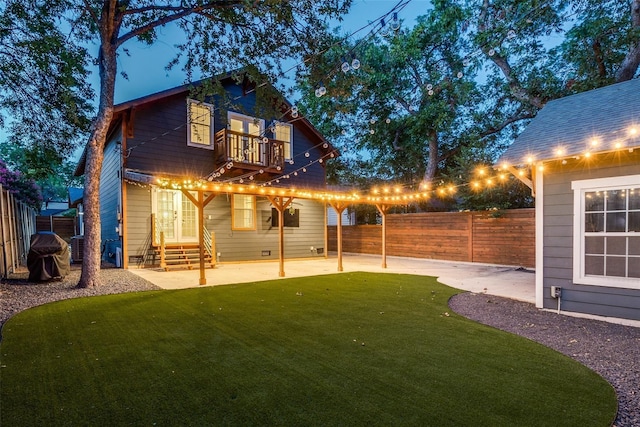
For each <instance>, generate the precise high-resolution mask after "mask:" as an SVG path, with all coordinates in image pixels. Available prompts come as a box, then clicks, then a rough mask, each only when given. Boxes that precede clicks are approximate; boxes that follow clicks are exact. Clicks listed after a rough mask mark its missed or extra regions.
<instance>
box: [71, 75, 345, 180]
mask: <svg viewBox="0 0 640 427" xmlns="http://www.w3.org/2000/svg"><path fill="white" fill-rule="evenodd" d="M238 72H242V70H236V71H233V72H228V73H225V74H221V75H218V76H215V77H212V78H210V79H202V80H198V81H195V82H191V83H186V84H184V85H182V86H177V87H174V88H170V89H166V90H163V91H160V92H156V93H152V94H149V95H145V96H142V97H140V98H135V99H132V100H129V101H125V102H122V103H120V104H116V105H114V107H113V119H112V120H111V124H110V125H109V126H110V129H109V132H111V130H112V126H113V125H114V124H115V123H117V122H118V121H119V120H120V118H121V116H122V115H123V114H126V112H127V110H129V109H132V108H136V107H140V106H142V105H146V104H150V103H152V102H156V101H160V100H162V99H165V98H168V97H170V96H174V95H179V94H182V93H185V94H187V93H189V92H190V91H191V90H192V89H193V88H195V87H198V86H200V85H202V84H203V83H204V82H205V81H207V80H220V81H221V82H222V81H233V77H232V76H233V74H234V73H238ZM268 84H269V83H268ZM269 86H270V87H271V88H273V86H272V85H271V84H269ZM273 89H274V90H276V91H277V89H275V88H273ZM277 92H278V93H280V92H279V91H277ZM280 95H282V94H280ZM282 100H283V102H284V104H285V105H286V107H287V111H290V110H291V106H292V104H291V103H290V102H289V101H288V100H287V99H286V98H285V97H284V96H282ZM292 122H295V123H298V124H299V126H302V127H303V128H305V129H306V130H308V131H309V132H310V133H311V134H312V135H314V136H315V137H317V138H318V139H319V140H320V141H321V143H322V145H319V146H320V147H324V144H325V143H326V144H327V147H326V148H319V149H320V150H322V151H324V152H326V153H329V152H332V151H333V152H336V153H337V152H338V150H337V149H336V148H335V147H334V146H333V145H332V144H331V143H330V142H329V141H327V140H326V139H325V137H324V136H323V135H322V134H321V133H320V132H319V131H318V130H317V129H316V128H315V126H313V124H311V122H310V121H309V120H308V119H307V118H305V117H304V116H302V115H300V116H299V117H297V118H295V119H293V120H292ZM109 132H108V133H109ZM86 160H87V147H86V146H85V148H84V149H83V150H82V154H81V156H80V159H79V160H78V164H77V166H76V169H75V171H74V175H75V176H81V175H83V174H84V168H85V164H86Z"/></svg>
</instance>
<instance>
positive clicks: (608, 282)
mask: <svg viewBox="0 0 640 427" xmlns="http://www.w3.org/2000/svg"><path fill="white" fill-rule="evenodd" d="M638 186H640V175H627V176H616V177H611V178H599V179H585V180H580V181H571V189H572V190H573V283H576V284H581V285H594V286H607V287H612V288H630V289H637V288H639V287H640V279H637V278H627V277H601V276H586V275H585V273H584V193H585V192H587V191H606V190H613V189H616V190H623V189H628V188H637V187H638Z"/></svg>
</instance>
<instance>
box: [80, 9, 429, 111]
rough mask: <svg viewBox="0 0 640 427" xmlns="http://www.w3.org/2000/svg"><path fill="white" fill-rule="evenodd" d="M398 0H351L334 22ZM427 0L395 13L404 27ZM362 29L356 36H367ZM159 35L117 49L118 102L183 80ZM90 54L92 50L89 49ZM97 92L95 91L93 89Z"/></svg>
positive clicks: (165, 36) (366, 15) (356, 25)
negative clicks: (170, 66) (148, 42)
mask: <svg viewBox="0 0 640 427" xmlns="http://www.w3.org/2000/svg"><path fill="white" fill-rule="evenodd" d="M398 2H399V0H354V4H353V6H352V7H351V10H350V12H349V14H348V15H347V16H345V17H344V21H343V22H342V23H338V22H335V23H334V24H335V25H336V26H337V25H340V26H341V27H342V28H343V29H344V30H345V31H349V32H353V31H356V30H358V29H360V28H361V27H362V26H364V25H366V24H367V23H369V22H378V20H379V17H380V16H383V15H385V14H386V13H388V12H389V11H390V10H391V9H392V8H393V7H394V6H395V5H396V4H398ZM430 6H431V2H430V0H410V2H409V3H408V4H407V6H406V7H404V8H403V9H402V11H401V12H400V13H399V14H398V18H399V19H401V20H402V21H404V25H405V26H409V27H411V26H413V25H414V24H415V21H416V18H417V17H418V16H420V15H424V14H425V13H426V12H427V10H428V9H429V8H430ZM367 31H368V30H365V31H363V32H361V33H359V34H357V35H356V37H362V36H364V35H366V32H367ZM160 34H161V36H160V37H159V40H158V42H157V43H155V44H154V45H153V46H146V45H142V44H140V43H135V42H129V43H126V44H125V45H124V46H123V47H124V48H126V49H127V50H128V51H129V53H130V56H127V55H125V53H124V52H123V51H122V49H121V51H120V57H119V60H118V68H119V71H120V72H122V71H124V72H125V73H126V74H127V75H128V80H126V79H123V78H122V77H121V76H118V79H117V81H116V93H115V102H116V103H120V102H124V101H128V100H130V99H135V98H138V97H141V96H145V95H148V94H151V93H155V92H159V91H162V90H165V89H169V88H172V87H175V86H179V85H181V84H184V83H185V75H184V73H182V71H181V70H180V69H179V67H177V68H175V69H173V70H172V71H170V72H167V71H166V70H165V66H166V64H167V63H168V62H169V61H170V60H171V59H172V58H173V57H174V56H175V54H176V48H175V47H174V42H172V41H171V40H169V39H170V38H171V30H170V29H165V30H164V31H161V33H160ZM92 54H93V52H92ZM97 79H98V77H97V72H94V73H93V75H92V83H93V84H94V87H95V88H96V89H97V88H98V86H97V81H98V80H97ZM96 94H97V91H96Z"/></svg>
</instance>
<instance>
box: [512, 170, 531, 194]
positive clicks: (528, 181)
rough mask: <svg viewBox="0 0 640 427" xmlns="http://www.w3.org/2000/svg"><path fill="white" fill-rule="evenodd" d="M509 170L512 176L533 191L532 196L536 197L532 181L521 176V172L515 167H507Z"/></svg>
mask: <svg viewBox="0 0 640 427" xmlns="http://www.w3.org/2000/svg"><path fill="white" fill-rule="evenodd" d="M507 170H508V171H509V172H511V174H512V175H513V176H515V177H516V178H517V179H518V180H519V181H520V182H522V183H523V184H524V185H526V186H527V187H529V188H530V189H531V194H532V195H533V196H534V197H535V187H534V185H533V181H532V180H530V179H529V178H527V177H526V176H520V171H519V170H518V169H516V168H514V167H513V166H507Z"/></svg>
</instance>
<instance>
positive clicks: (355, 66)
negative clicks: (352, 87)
mask: <svg viewBox="0 0 640 427" xmlns="http://www.w3.org/2000/svg"><path fill="white" fill-rule="evenodd" d="M351 68H353V69H354V70H357V69H358V68H360V60H359V59H358V58H356V56H355V55H353V59H352V60H351Z"/></svg>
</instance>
